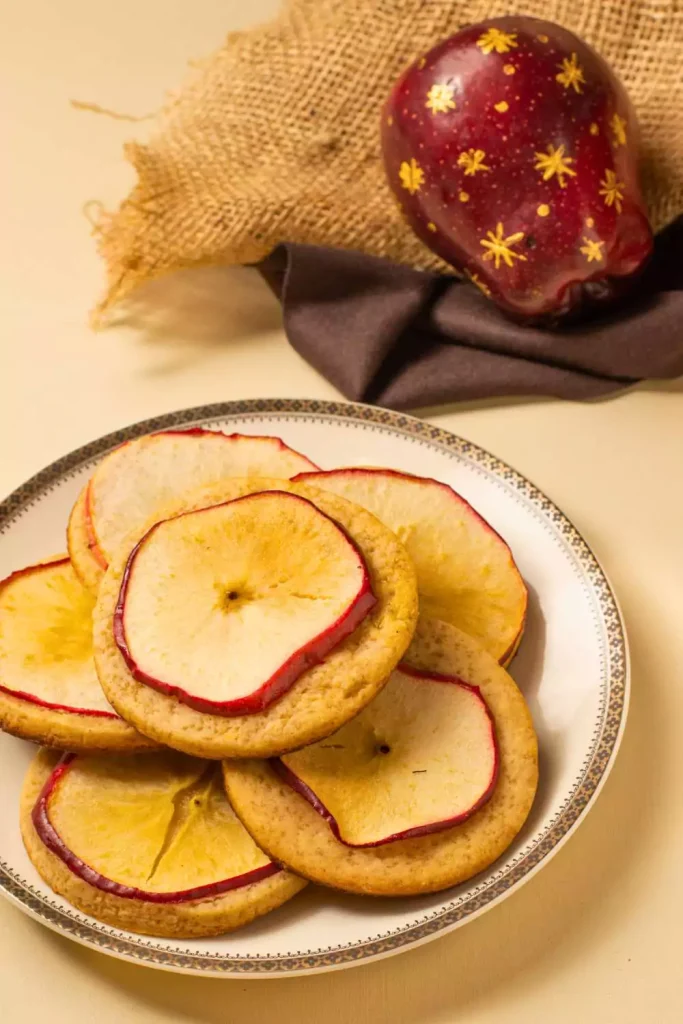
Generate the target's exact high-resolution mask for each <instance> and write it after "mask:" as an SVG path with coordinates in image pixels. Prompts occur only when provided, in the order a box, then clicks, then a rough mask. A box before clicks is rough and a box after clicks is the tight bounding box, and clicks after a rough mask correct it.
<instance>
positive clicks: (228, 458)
mask: <svg viewBox="0 0 683 1024" xmlns="http://www.w3.org/2000/svg"><path fill="white" fill-rule="evenodd" d="M316 468H317V467H316V466H315V464H314V463H313V462H311V461H310V459H307V458H306V457H305V456H304V455H301V454H299V452H296V451H294V450H293V449H292V448H289V447H287V445H286V444H284V442H283V441H281V440H280V438H277V437H262V436H253V437H252V436H247V435H245V434H223V433H221V432H220V431H215V430H205V429H203V428H195V429H190V430H166V431H162V432H160V433H158V434H149V435H146V436H145V437H140V438H136V439H135V440H134V441H128V442H127V443H126V444H123V445H121V446H120V447H119V448H116V449H115V450H114V451H113V452H111V453H110V454H109V455H108V456H107V457H106V458H104V459H103V460H102V462H101V463H100V464H99V465H98V466H97V468H96V470H95V472H94V473H93V475H92V477H91V479H90V482H89V483H88V486H87V490H86V493H85V500H84V503H83V509H82V514H83V515H84V517H85V523H84V525H85V532H86V534H87V538H88V540H87V546H88V549H89V551H90V554H91V557H93V558H94V559H95V561H96V562H97V563H98V564H99V566H100V568H102V569H106V567H107V565H108V564H109V562H110V561H111V558H112V555H113V554H114V552H115V551H116V549H117V548H118V546H119V545H120V544H121V543H122V542H123V541H124V540H125V539H126V537H127V536H129V535H130V534H134V533H135V532H136V531H138V535H139V532H140V531H141V530H143V529H144V527H145V526H146V524H147V522H148V520H149V517H150V515H151V514H152V513H153V512H154V511H155V510H156V509H157V508H158V507H161V506H163V505H164V504H166V503H167V502H169V501H171V500H173V498H174V497H175V496H176V495H177V494H178V493H180V492H183V491H192V490H196V489H199V488H201V487H206V486H208V485H209V484H212V483H215V482H217V481H218V480H221V479H223V478H224V477H230V476H238V477H250V476H271V477H282V478H285V479H288V478H289V477H292V476H294V475H295V474H296V473H301V472H305V471H307V470H311V469H316Z"/></svg>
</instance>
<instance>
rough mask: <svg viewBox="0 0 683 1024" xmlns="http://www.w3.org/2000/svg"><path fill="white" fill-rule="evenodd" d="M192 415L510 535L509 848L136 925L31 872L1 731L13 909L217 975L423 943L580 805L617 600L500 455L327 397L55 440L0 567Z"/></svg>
mask: <svg viewBox="0 0 683 1024" xmlns="http://www.w3.org/2000/svg"><path fill="white" fill-rule="evenodd" d="M195 424H203V425H207V426H211V427H215V428H221V429H224V430H225V431H226V432H228V433H230V432H232V431H239V432H242V433H246V434H276V435H278V436H280V437H282V438H283V440H284V441H285V442H286V443H287V444H289V445H291V446H292V447H294V448H297V449H299V450H301V451H302V452H304V453H305V454H306V455H308V456H309V457H310V458H311V459H313V460H314V462H317V463H318V464H319V465H320V466H322V467H323V468H333V467H337V466H343V465H379V466H391V467H393V468H396V469H403V470H406V471H408V472H412V473H418V474H422V475H424V476H432V477H435V478H437V479H439V480H443V481H444V482H445V483H448V484H451V486H453V487H454V488H455V489H456V490H457V491H459V492H460V493H461V494H462V495H463V496H464V497H465V498H466V499H467V500H468V501H470V502H471V503H472V504H473V505H474V507H475V508H477V509H478V510H479V511H480V512H481V513H482V514H483V515H484V516H485V517H486V518H487V519H488V520H489V522H490V523H492V525H493V526H494V527H495V528H496V530H498V531H499V532H500V533H501V534H502V535H503V536H504V537H505V538H506V540H507V541H508V542H509V543H510V545H511V547H512V550H513V552H514V555H515V558H516V559H517V563H518V565H519V567H520V569H521V571H522V574H523V575H524V578H525V579H526V581H527V583H528V585H529V589H530V594H531V601H530V609H529V621H528V627H527V631H526V635H525V637H524V640H523V642H522V646H521V649H520V652H519V654H518V655H517V658H516V659H515V662H514V664H513V668H512V674H513V675H514V677H515V679H516V680H517V682H518V684H519V685H520V687H521V688H522V690H523V691H524V694H525V695H526V698H527V700H528V701H529V704H530V707H531V711H532V714H533V717H534V722H535V724H536V729H537V731H538V735H539V740H540V750H541V760H540V774H541V781H540V788H539V791H538V796H537V799H536V802H535V804H534V807H533V809H532V812H531V815H530V817H529V820H528V822H527V824H526V826H525V828H524V829H523V831H522V833H521V835H520V836H519V837H518V839H517V841H516V842H515V843H514V844H513V846H512V847H510V849H509V850H508V851H507V853H506V854H505V855H504V856H503V857H502V858H501V859H500V860H499V861H498V862H497V863H496V864H494V865H493V866H492V868H490V869H489V870H488V871H486V872H485V873H483V874H481V875H479V876H477V877H476V878H474V879H473V880H472V881H471V882H469V883H468V884H466V885H461V886H458V887H457V888H455V889H451V890H449V891H447V892H442V893H438V894H436V895H434V896H428V897H419V898H410V899H395V900H389V899H373V898H366V899H362V898H359V897H350V896H344V895H342V894H337V893H333V892H331V891H326V890H323V889H318V888H316V887H314V886H309V887H308V889H307V890H306V891H305V892H304V893H303V894H302V895H300V896H298V897H296V898H295V899H294V900H292V901H291V902H290V903H288V904H287V905H286V906H285V907H282V908H281V909H280V910H278V911H276V912H275V913H273V914H270V915H268V916H266V917H265V918H262V919H261V920H260V921H258V922H255V923H254V924H252V925H250V926H249V927H247V928H245V929H243V930H242V931H238V932H236V933H235V934H233V935H228V936H225V937H224V938H219V939H204V940H201V939H200V940H198V941H192V942H190V941H184V942H179V941H178V940H162V939H148V938H144V937H141V936H137V935H133V934H130V933H127V932H121V931H117V930H116V929H112V928H108V927H106V926H105V925H102V924H99V923H98V922H97V921H95V920H94V919H93V918H90V917H87V916H85V915H83V914H80V913H78V912H77V911H75V910H74V909H73V908H72V907H71V906H70V905H69V904H68V903H66V902H65V901H64V900H62V899H60V898H59V897H57V896H55V895H54V894H53V893H52V892H51V891H50V890H49V889H48V888H47V887H46V886H45V885H44V883H43V882H42V881H41V879H40V878H39V877H38V874H37V873H36V871H35V870H34V869H33V867H32V865H31V863H30V861H29V860H28V858H27V856H26V854H25V853H24V849H23V846H22V843H21V838H20V835H19V827H18V822H17V818H18V813H17V810H16V809H17V806H18V797H19V790H20V786H21V781H22V777H23V775H24V771H25V769H26V767H27V765H28V763H29V761H30V759H31V757H32V755H33V748H32V747H31V745H30V744H27V743H23V742H22V741H20V740H16V739H13V738H11V737H9V736H4V735H0V806H1V807H2V808H3V815H2V819H1V820H0V891H2V892H4V894H5V895H6V896H8V897H9V898H10V899H11V900H12V901H13V902H14V903H16V904H17V906H19V907H20V908H21V909H22V910H24V911H26V912H27V913H29V914H31V915H33V916H34V917H36V918H37V919H38V920H39V921H42V922H43V923H44V924H46V925H49V926H50V927H52V928H54V929H56V930H57V931H59V932H61V933H62V934H64V935H67V936H69V937H70V938H73V939H77V940H78V941H80V942H83V943H85V944H86V945H89V946H93V947H95V948H97V949H99V950H102V951H103V952H106V953H110V954H113V955H115V956H120V957H123V958H125V959H129V960H135V961H141V962H143V963H146V964H149V965H151V966H156V967H162V968H166V969H170V970H175V971H183V972H193V973H199V974H201V973H203V974H215V975H221V976H233V975H240V976H243V977H265V976H273V975H283V974H288V975H291V974H297V973H298V974H305V973H313V972H317V971H325V970H332V969H335V968H341V967H347V966H352V965H354V964H360V963H366V962H367V961H369V960H372V959H376V958H378V957H382V956H389V955H391V954H393V953H398V952H400V951H401V950H403V949H407V948H409V947H410V946H414V945H417V944H419V943H422V942H427V941H428V940H430V939H433V938H436V937H437V936H438V935H442V934H444V933H445V932H447V931H451V930H452V929H454V928H457V927H459V926H460V925H462V924H464V923H465V922H466V921H469V920H471V919H472V918H473V917H475V916H477V915H478V914H481V913H483V911H484V910H487V909H489V908H490V907H492V906H494V904H496V903H497V902H499V901H500V900H502V899H504V898H505V897H506V896H508V895H509V894H510V893H511V892H513V891H514V890H515V889H516V888H518V887H519V886H520V885H522V884H523V883H524V882H525V881H527V880H528V879H529V878H530V877H531V876H532V875H533V874H534V872H536V871H538V870H539V869H540V868H541V867H542V866H543V865H544V864H546V863H547V862H548V860H549V859H550V857H551V856H552V855H553V854H554V853H555V852H556V851H557V850H558V849H559V847H560V846H561V845H562V843H563V842H564V841H565V840H566V839H567V838H568V836H569V835H570V834H571V833H572V832H573V830H574V829H575V828H576V827H577V825H578V824H579V822H580V821H581V820H582V819H583V817H584V815H585V814H586V811H587V810H588V808H589V807H590V805H591V804H592V803H593V801H594V800H595V798H596V796H597V794H598V791H599V789H600V788H601V786H602V784H603V782H604V780H605V778H606V777H607V774H608V773H609V770H610V768H611V766H612V763H613V760H614V757H615V754H616V751H617V747H618V745H619V741H620V738H621V734H622V731H623V727H624V723H625V719H626V711H627V707H628V654H627V647H626V638H625V634H624V628H623V624H622V621H621V617H620V614H619V610H618V607H617V604H616V601H615V598H614V595H613V593H612V591H611V588H610V586H609V583H608V582H607V580H606V579H605V576H604V573H603V572H602V570H601V568H600V566H599V565H598V563H597V561H596V559H595V557H594V555H593V554H592V552H591V551H590V549H589V548H588V546H587V545H586V543H585V541H584V540H583V539H582V538H581V536H580V535H579V534H578V532H577V531H576V529H575V528H574V527H573V526H572V524H571V523H570V522H569V521H568V519H567V518H566V517H565V516H564V515H563V514H562V512H560V511H559V509H557V508H556V507H555V506H554V505H553V504H552V502H550V501H549V500H548V499H547V498H546V497H545V496H544V495H543V494H541V492H540V491H538V490H537V489H536V488H535V487H534V486H533V485H532V484H530V483H529V482H528V480H525V479H524V477H522V476H520V475H519V473H517V472H515V471H514V470H513V469H510V467H508V466H506V465H505V464H504V463H502V462H500V461H499V460H498V459H496V458H494V457H493V456H492V455H489V454H488V453H487V452H484V451H482V450H481V449H480V448H477V447H476V446H475V445H473V444H470V443H469V442H468V441H464V440H462V439H461V438H459V437H456V436H455V435H453V434H450V433H448V432H447V431H444V430H440V429H439V428H438V427H433V426H430V425H429V424H428V423H424V422H422V421H420V420H417V419H413V418H412V417H410V416H403V415H400V414H398V413H392V412H387V411H386V410H383V409H376V408H371V407H368V406H362V405H348V404H345V403H337V402H317V401H299V400H275V399H273V400H264V401H247V402H231V403H227V404H225V405H219V406H209V407H206V408H202V409H190V410H187V411H185V412H180V413H174V414H172V415H169V416H162V417H158V418H157V419H154V420H149V421H147V422H145V423H140V424H137V425H136V426H133V427H129V428H127V429H126V430H122V431H119V432H118V433H116V434H112V435H110V436H109V437H105V438H102V439H101V440H99V441H95V442H93V443H92V444H89V445H87V446H86V447H85V448H82V449H80V450H79V451H76V452H73V453H72V454H71V455H67V456H66V457H65V458H63V459H60V460H59V461H58V462H56V463H54V464H53V465H52V466H49V467H48V468H47V469H45V470H43V471H42V472H41V473H39V474H38V475H37V476H35V477H34V478H33V479H32V480H30V481H29V482H28V483H26V484H25V485H24V486H23V487H20V488H19V490H18V491H16V492H15V493H14V494H13V495H11V496H10V497H9V498H8V499H7V500H6V501H5V502H3V503H2V505H0V578H2V577H3V576H5V575H6V574H7V573H9V572H10V571H11V570H13V569H16V568H19V567H21V566H23V565H26V564H28V563H30V562H32V561H35V560H37V559H39V558H41V557H42V556H44V555H49V554H52V553H55V552H58V551H62V550H64V548H65V540H64V532H65V526H66V520H67V515H68V512H69V510H70V508H71V506H72V504H73V502H74V500H75V498H76V495H77V494H78V491H79V489H80V487H81V486H82V484H83V483H84V481H85V480H86V478H87V477H88V475H89V474H90V472H91V470H92V467H93V464H94V462H95V461H96V460H97V458H98V457H100V456H101V455H103V454H104V453H105V452H106V451H108V450H109V449H110V448H112V447H114V446H115V445H117V444H120V443H121V442H122V441H124V440H126V439H129V438H131V437H136V436H138V435H140V434H145V433H149V432H150V431H153V430H160V429H164V428H169V427H172V426H173V427H178V426H190V425H195Z"/></svg>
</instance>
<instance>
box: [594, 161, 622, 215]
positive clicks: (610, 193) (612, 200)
mask: <svg viewBox="0 0 683 1024" xmlns="http://www.w3.org/2000/svg"><path fill="white" fill-rule="evenodd" d="M600 184H601V185H602V188H601V189H600V193H599V194H600V195H601V196H602V198H603V200H604V202H605V206H614V207H616V211H617V213H621V200H622V199H623V198H624V193H623V192H622V191H621V190H622V188H623V187H624V183H623V181H617V176H616V174H615V172H614V171H611V170H606V171H605V177H604V179H603V181H601V182H600Z"/></svg>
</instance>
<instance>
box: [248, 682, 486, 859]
mask: <svg viewBox="0 0 683 1024" xmlns="http://www.w3.org/2000/svg"><path fill="white" fill-rule="evenodd" d="M397 671H399V672H402V673H403V674H404V675H408V676H413V678H415V679H429V680H432V681H434V682H438V683H446V684H450V685H455V686H461V687H462V688H463V689H466V690H470V691H471V692H472V693H474V694H476V696H477V697H478V698H479V701H480V702H481V704H482V705H483V707H484V710H485V711H486V716H487V718H488V720H489V726H490V739H491V745H492V747H493V771H492V772H491V779H490V782H489V785H488V786H487V788H486V790H485V792H484V793H483V794H482V795H481V796H480V797H479V799H478V800H477V801H476V802H475V803H474V804H473V805H472V807H469V808H468V809H467V810H466V811H464V812H463V813H462V814H456V815H454V816H453V817H452V818H444V820H443V821H438V822H429V823H427V824H425V825H416V826H415V827H414V828H409V829H404V831H403V832H394V833H392V835H389V836H386V837H385V838H384V839H374V840H373V841H372V842H369V843H350V842H348V840H346V839H344V837H343V836H342V834H341V831H340V829H339V824H338V823H337V819H336V818H335V817H334V815H333V814H332V813H331V812H330V811H328V809H327V807H326V806H325V804H324V803H323V802H322V800H320V799H319V798H318V797H317V796H316V794H315V793H314V792H313V790H312V789H311V788H310V786H308V785H306V783H305V782H303V780H302V779H300V778H299V776H298V775H297V774H296V773H295V772H293V771H292V770H291V769H290V768H288V767H287V765H286V764H284V762H283V761H281V760H280V758H279V757H271V758H269V761H268V764H269V765H270V767H271V768H272V770H273V771H274V772H275V774H276V775H277V776H278V777H279V778H281V779H282V781H283V782H285V783H286V784H287V785H288V786H289V787H290V788H291V789H293V790H294V791H295V792H296V793H298V794H299V795H300V796H302V797H303V798H304V799H305V800H306V801H307V803H309V804H310V805H311V807H312V808H313V810H314V811H316V813H317V814H319V815H320V817H321V818H323V819H324V820H325V821H326V822H327V824H328V825H329V827H330V830H331V831H332V834H333V835H334V837H335V839H337V840H339V842H340V843H342V844H343V845H344V846H348V847H349V848H350V849H353V850H365V849H372V848H374V847H377V846H386V844H387V843H394V842H397V841H399V840H402V839H417V838H419V837H420V836H427V835H433V834H435V833H437V832H445V831H446V830H447V829H449V828H453V827H454V826H456V825H462V824H463V822H465V821H467V820H468V819H469V818H471V817H472V815H474V814H476V812H477V811H479V810H481V808H482V807H483V806H484V805H485V804H486V803H488V801H489V800H490V799H491V796H492V795H493V791H494V789H495V788H496V783H497V782H498V776H499V774H500V749H499V746H498V738H497V736H496V724H495V721H494V718H493V715H492V714H491V709H490V708H489V706H488V704H487V703H486V701H485V700H484V698H483V697H482V695H481V690H480V688H479V687H478V686H472V684H471V683H466V682H464V681H463V680H462V679H459V678H458V677H457V676H447V675H441V674H440V673H438V672H422V671H420V670H418V669H415V668H412V667H411V666H410V665H404V664H402V663H401V664H400V665H399V666H398V668H397Z"/></svg>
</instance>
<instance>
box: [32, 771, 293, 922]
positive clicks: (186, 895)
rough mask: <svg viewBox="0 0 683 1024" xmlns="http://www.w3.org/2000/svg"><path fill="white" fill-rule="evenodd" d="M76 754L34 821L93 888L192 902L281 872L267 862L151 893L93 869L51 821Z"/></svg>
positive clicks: (55, 776) (45, 794)
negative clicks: (217, 878)
mask: <svg viewBox="0 0 683 1024" xmlns="http://www.w3.org/2000/svg"><path fill="white" fill-rule="evenodd" d="M76 757H77V755H76V754H65V755H64V757H62V758H61V759H60V761H59V762H58V763H57V765H56V767H55V769H54V770H53V772H52V773H51V774H50V776H49V778H48V779H47V781H46V782H45V785H44V786H43V788H42V790H41V792H40V794H39V796H38V799H37V801H36V803H35V805H34V807H33V810H32V811H31V821H32V822H33V827H34V828H35V830H36V833H37V835H38V837H39V838H40V840H41V842H42V843H43V844H44V845H45V846H46V847H47V848H48V850H50V852H51V853H53V854H54V855H55V856H56V857H58V858H59V859H60V860H61V861H62V863H63V864H65V865H66V867H67V868H68V869H69V871H71V873H72V874H74V875H76V877H77V878H81V879H82V880H83V881H84V882H87V884H88V885H91V886H93V888H95V889H100V890H101V891H102V892H105V893H107V894H108V895H109V896H118V897H120V898H121V899H129V900H142V901H143V902H145V903H189V902H192V901H195V900H202V899H209V898H214V897H216V896H221V895H222V894H223V893H226V892H230V891H231V890H232V889H241V888H243V887H244V886H245V885H251V884H252V883H253V882H260V881H262V880H263V879H264V878H269V877H270V876H271V875H275V874H277V873H278V872H280V871H282V868H281V867H280V865H279V864H275V863H274V862H273V861H271V862H270V863H269V864H264V865H263V866H262V867H260V868H254V869H253V870H252V871H246V872H244V873H243V874H241V875H235V876H234V877H233V878H225V879H221V880H220V881H218V882H210V883H209V884H207V885H199V886H196V887H195V888H193V889H181V890H178V891H177V892H159V893H157V892H148V891H146V890H144V889H138V888H136V887H135V886H132V885H124V884H123V883H121V882H115V881H113V879H111V878H107V877H106V876H105V875H102V874H100V872H99V871H96V870H95V869H94V868H91V867H90V865H89V864H86V863H85V861H83V860H81V858H80V857H78V856H77V855H76V854H75V853H74V852H73V850H70V849H69V847H68V846H67V845H66V843H65V842H64V840H63V839H62V838H61V836H60V835H59V833H58V831H57V829H56V828H55V827H54V825H53V824H52V821H51V820H50V814H49V802H50V798H51V797H52V796H53V795H54V792H55V790H56V788H57V786H58V784H59V782H60V780H61V779H63V777H64V775H65V774H66V772H67V771H68V770H69V768H70V766H71V765H72V764H73V762H74V761H75V760H76Z"/></svg>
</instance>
